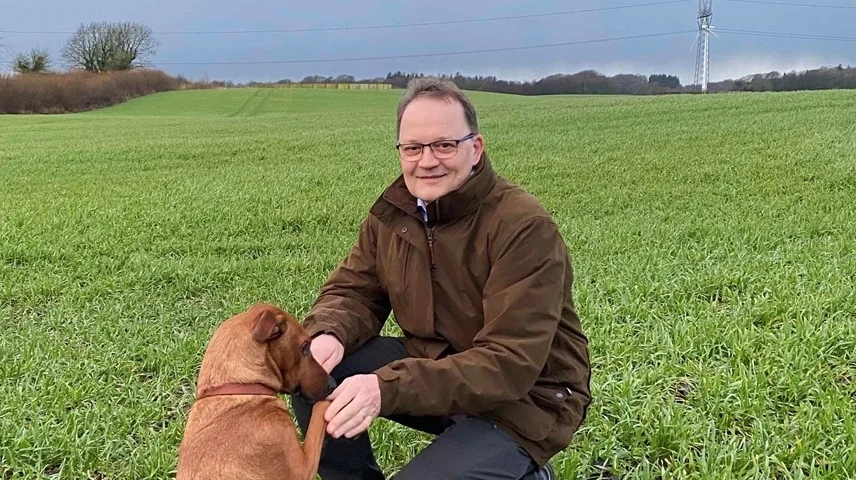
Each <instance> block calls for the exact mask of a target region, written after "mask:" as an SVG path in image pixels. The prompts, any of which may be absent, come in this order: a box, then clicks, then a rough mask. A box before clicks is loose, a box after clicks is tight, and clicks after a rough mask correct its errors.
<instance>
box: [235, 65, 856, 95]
mask: <svg viewBox="0 0 856 480" xmlns="http://www.w3.org/2000/svg"><path fill="white" fill-rule="evenodd" d="M423 76H425V74H424V73H404V72H394V73H393V72H390V73H388V74H387V75H386V76H385V77H375V78H368V79H361V80H358V79H356V78H354V76H352V75H339V76H336V77H324V76H319V75H311V76H308V77H305V78H303V79H302V80H300V81H299V82H295V81H292V80H290V79H283V80H280V81H278V82H275V83H278V84H283V83H389V84H392V86H393V87H395V88H405V87H406V86H407V82H409V81H410V80H411V79H412V78H416V77H423ZM438 76H440V77H442V78H447V79H450V80H452V81H454V82H455V84H457V85H458V86H459V87H461V88H462V89H465V90H480V91H485V92H497V93H512V94H517V95H552V94H589V95H592V94H614V95H661V94H678V93H695V92H699V91H700V88H699V86H698V85H682V84H681V80H680V79H679V78H678V77H676V76H674V75H667V74H657V75H649V76H645V75H634V74H620V75H614V76H611V77H610V76H606V75H603V74H601V73H598V72H596V71H594V70H585V71H582V72H578V73H574V74H556V75H550V76H548V77H544V78H542V79H540V80H535V81H530V82H521V81H510V80H501V79H498V78H496V77H495V76H465V75H461V74H460V73H456V74H452V75H438ZM253 85H261V84H260V83H257V82H252V83H250V84H248V86H253ZM228 86H232V84H228ZM853 88H856V67H850V66H846V67H845V66H842V65H839V66H837V67H828V68H827V67H824V68H818V69H815V70H808V71H804V72H789V73H780V72H769V73H759V74H755V75H749V76H746V77H743V78H740V79H736V80H725V81H722V82H711V83H709V84H708V91H709V92H730V91H753V92H768V91H793V90H828V89H853Z"/></svg>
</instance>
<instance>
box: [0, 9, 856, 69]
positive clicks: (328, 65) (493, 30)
mask: <svg viewBox="0 0 856 480" xmlns="http://www.w3.org/2000/svg"><path fill="white" fill-rule="evenodd" d="M769 1H771V2H775V1H780V2H784V1H789V2H791V3H802V4H813V5H830V6H849V7H852V8H848V9H836V8H823V7H819V6H786V5H771V4H766V3H747V2H744V1H739V2H738V1H734V0H713V25H714V27H715V29H714V30H716V29H731V30H744V31H756V32H757V31H761V32H777V33H778V32H786V33H796V34H811V35H825V36H839V37H856V34H854V33H853V29H852V25H854V24H856V0H769ZM655 2H657V0H574V1H570V0H565V1H558V0H541V1H532V2H520V1H512V0H473V1H466V0H458V1H454V0H434V1H430V2H412V1H411V2H407V1H400V0H399V1H385V2H384V1H368V0H363V1H353V0H348V1H345V0H335V1H329V0H316V1H306V0H303V1H299V2H295V1H283V0H147V1H145V2H142V1H140V2H124V1H116V0H76V1H73V2H71V1H68V0H0V43H2V44H3V50H2V52H0V58H2V59H3V64H2V67H0V71H8V70H9V69H10V67H9V60H10V59H11V58H12V57H13V56H14V54H16V53H18V52H21V51H27V50H29V49H31V48H34V47H40V48H45V49H47V50H48V51H49V52H51V54H52V56H53V58H54V59H55V61H57V62H61V61H60V52H61V50H62V46H63V44H64V43H65V41H66V40H67V39H68V37H69V36H70V34H68V33H15V32H72V31H74V30H75V29H77V28H78V26H80V25H81V24H85V23H90V22H95V21H102V20H104V21H132V22H139V23H143V24H145V25H147V26H149V27H151V28H152V29H153V30H154V31H155V32H156V38H157V40H158V42H159V43H160V45H159V47H158V49H157V52H156V54H155V55H153V56H152V57H151V58H150V62H151V63H152V65H153V66H154V67H157V68H160V69H163V70H165V71H167V72H168V73H171V74H176V75H178V74H180V75H184V76H185V77H188V78H191V79H195V80H199V79H209V80H231V81H234V82H239V83H242V82H249V81H277V80H280V79H285V78H289V79H292V80H295V81H299V80H300V79H302V78H303V77H305V76H307V75H323V76H337V75H340V74H347V75H353V76H355V77H356V78H357V79H361V78H372V77H379V76H380V77H382V76H385V75H386V74H387V72H394V71H399V70H400V71H404V72H421V73H425V74H442V73H446V74H454V73H456V72H460V73H461V74H464V75H493V76H496V77H498V78H500V79H505V80H518V81H529V80H536V79H538V78H542V77H544V76H547V75H552V74H557V73H575V72H579V71H581V70H596V71H598V72H600V73H603V74H605V75H615V74H619V73H633V74H641V75H651V74H659V73H666V74H670V75H677V76H678V77H679V78H680V80H681V83H683V84H685V85H686V84H691V83H692V80H693V71H694V67H695V58H696V52H695V48H694V40H695V38H696V31H697V29H698V26H697V22H696V17H697V12H698V2H697V1H695V0H685V1H679V2H677V3H663V4H659V5H648V6H642V7H634V8H618V9H611V10H600V11H590V12H584V13H565V14H560V12H568V11H575V10H585V9H603V8H610V7H620V6H626V5H638V4H649V3H655ZM551 13H556V14H555V15H548V16H531V17H528V18H520V19H515V20H491V21H472V22H470V21H469V20H477V19H485V18H495V17H508V16H522V15H540V14H551ZM444 21H467V22H464V23H456V24H449V25H429V26H408V27H395V28H365V29H351V30H327V31H313V32H290V33H253V34H238V33H222V32H224V31H232V32H234V31H236V30H265V29H267V30H271V29H279V30H283V29H325V28H326V29H329V28H341V27H365V26H377V25H400V24H413V23H427V22H431V23H433V22H444ZM680 31H686V33H680V34H672V35H667V36H658V37H648V38H636V39H629V40H614V41H606V42H599V43H576V44H573V43H574V42H588V41H591V40H602V39H615V38H616V37H632V36H638V35H649V34H658V33H669V32H680ZM175 32H217V33H213V34H193V35H186V34H175ZM557 43H559V44H561V43H572V44H571V45H563V46H553V47H545V48H531V49H521V50H506V51H496V52H481V53H467V54H459V55H435V56H423V57H417V58H394V59H372V60H362V61H358V60H348V59H353V58H361V57H362V58H365V57H383V56H402V55H413V54H445V53H450V52H469V51H473V50H490V49H508V48H515V47H521V46H538V45H545V44H557ZM710 52H711V54H710V55H711V60H710V69H711V71H710V80H711V81H719V80H724V79H728V78H731V79H736V78H739V77H742V76H745V75H749V74H753V73H762V72H769V71H773V70H776V71H779V72H789V71H793V70H796V71H800V70H806V69H810V68H818V67H821V66H837V65H839V64H843V65H845V66H846V65H852V66H856V41H830V40H817V39H796V38H774V37H768V36H748V35H737V34H733V33H724V32H723V33H720V34H719V36H715V37H712V41H711V50H710ZM307 60H312V62H309V63H307V62H306V61H307ZM318 60H322V61H318ZM328 60H329V61H328ZM246 61H249V62H272V61H273V62H288V63H258V64H252V65H234V64H232V65H211V64H207V65H188V64H183V63H187V62H246ZM301 62H303V63H301Z"/></svg>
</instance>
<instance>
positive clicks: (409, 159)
mask: <svg viewBox="0 0 856 480" xmlns="http://www.w3.org/2000/svg"><path fill="white" fill-rule="evenodd" d="M476 135H478V133H476V132H473V133H470V134H469V135H466V136H464V137H461V138H458V139H449V140H436V141H434V142H431V143H418V142H408V143H397V144H395V149H396V150H397V151H398V156H399V157H401V159H402V160H404V161H405V162H418V161H419V160H421V159H422V155H424V154H425V147H429V148H431V153H433V154H434V157H435V158H439V159H444V160H445V159H448V158H452V157H454V156H455V155H457V154H458V145H460V144H461V142H466V141H467V140H472V139H473V138H475V136H476ZM448 142H455V151H454V152H452V153H451V154H446V153H442V154H440V155H437V151H436V150H434V144H435V143H448ZM404 145H414V146H415V145H419V146H421V147H422V150H420V152H419V155H414V156H412V157H408V156H406V155H404V152H402V151H401V147H402V146H404Z"/></svg>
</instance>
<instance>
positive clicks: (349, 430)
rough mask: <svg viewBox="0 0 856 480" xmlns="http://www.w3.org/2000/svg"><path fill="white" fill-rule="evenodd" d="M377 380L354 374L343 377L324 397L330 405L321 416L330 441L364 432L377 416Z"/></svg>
mask: <svg viewBox="0 0 856 480" xmlns="http://www.w3.org/2000/svg"><path fill="white" fill-rule="evenodd" d="M379 382H380V380H378V377H377V375H375V374H368V375H354V376H352V377H348V378H346V379H345V380H344V381H343V382H342V384H341V385H339V387H338V388H336V390H334V391H333V393H332V394H330V396H329V397H327V399H328V400H332V403H331V404H330V406H329V407H328V408H327V412H326V413H325V414H324V419H325V420H327V421H328V422H329V424H328V425H327V433H329V434H330V435H331V436H332V437H333V438H339V437H341V436H342V435H344V436H345V437H347V438H354V437H355V436H357V435H359V434H361V433H363V432H365V431H366V430H367V429H368V428H369V425H371V424H372V420H374V419H375V418H377V416H378V414H379V413H380V383H379Z"/></svg>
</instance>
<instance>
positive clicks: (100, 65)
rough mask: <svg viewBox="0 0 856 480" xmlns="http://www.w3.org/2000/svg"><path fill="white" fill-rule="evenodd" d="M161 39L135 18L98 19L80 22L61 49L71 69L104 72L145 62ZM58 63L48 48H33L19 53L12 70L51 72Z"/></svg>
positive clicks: (38, 72) (130, 67)
mask: <svg viewBox="0 0 856 480" xmlns="http://www.w3.org/2000/svg"><path fill="white" fill-rule="evenodd" d="M158 46H159V42H158V41H157V40H156V39H155V36H154V33H153V32H152V29H151V28H149V27H148V26H146V25H143V24H139V23H133V22H94V23H90V24H88V25H83V24H82V25H80V26H79V27H78V28H77V30H76V31H75V32H74V33H73V34H72V35H71V37H70V38H69V39H68V41H66V43H65V45H64V46H63V49H62V52H61V58H62V60H63V62H64V64H65V65H66V66H67V67H69V68H70V69H74V70H85V71H88V72H94V73H101V72H111V71H127V70H132V69H135V68H139V67H142V66H145V64H146V62H147V60H148V58H150V57H151V56H152V55H154V54H155V53H156V50H157V47H158ZM54 67H55V62H54V59H53V58H51V55H50V53H49V52H48V51H46V50H44V49H41V48H33V49H31V50H30V51H27V52H21V53H18V54H17V55H16V56H15V58H14V59H13V60H12V70H14V71H15V72H17V73H21V74H40V73H50V72H51V71H52V70H53V69H54Z"/></svg>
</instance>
